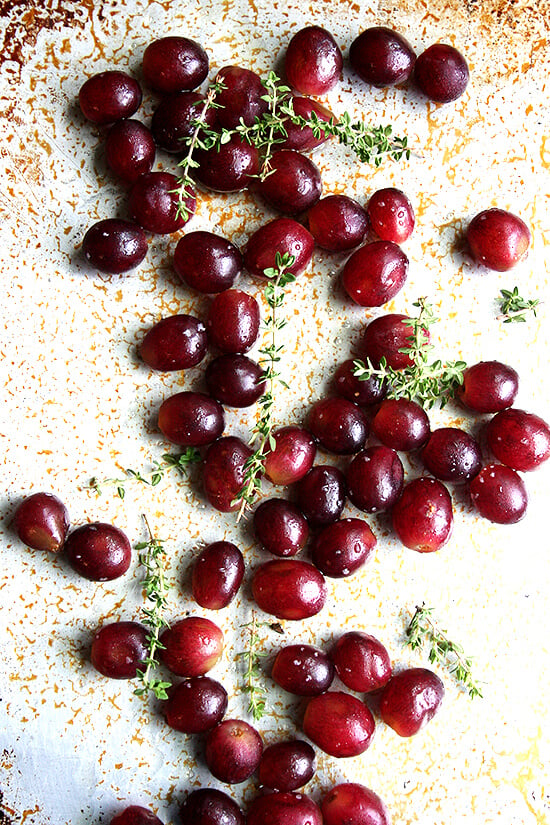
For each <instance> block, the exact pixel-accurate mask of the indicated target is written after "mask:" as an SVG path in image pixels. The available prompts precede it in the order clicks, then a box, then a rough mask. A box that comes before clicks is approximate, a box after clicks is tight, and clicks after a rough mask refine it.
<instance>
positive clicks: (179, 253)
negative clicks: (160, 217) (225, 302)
mask: <svg viewBox="0 0 550 825" xmlns="http://www.w3.org/2000/svg"><path fill="white" fill-rule="evenodd" d="M242 268H243V258H242V255H241V253H240V252H239V250H238V249H237V247H236V246H235V245H234V244H232V243H231V241H228V240H227V238H222V237H221V236H220V235H215V234H214V233H213V232H201V231H197V232H188V233H187V234H186V235H184V236H183V238H180V239H179V241H178V243H177V245H176V249H175V252H174V269H175V270H176V273H177V275H178V277H179V278H180V280H181V281H182V282H183V283H184V284H187V286H190V287H191V288H192V289H196V290H197V291H198V292H206V293H214V292H223V291H224V290H225V289H229V287H230V286H233V282H234V280H235V278H236V277H237V275H239V274H240V272H241V270H242Z"/></svg>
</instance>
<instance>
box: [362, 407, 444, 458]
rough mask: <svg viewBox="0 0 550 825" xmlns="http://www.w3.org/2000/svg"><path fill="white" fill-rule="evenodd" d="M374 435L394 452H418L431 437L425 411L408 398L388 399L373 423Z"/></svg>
mask: <svg viewBox="0 0 550 825" xmlns="http://www.w3.org/2000/svg"><path fill="white" fill-rule="evenodd" d="M371 429H372V432H373V433H374V435H375V436H376V437H377V438H379V439H380V441H381V442H382V444H385V445H386V447H391V448H392V449H393V450H404V451H408V450H416V449H418V448H419V447H421V446H422V444H424V443H425V441H427V439H428V437H429V435H430V420H429V418H428V416H427V415H426V413H425V411H424V410H423V409H422V407H421V406H420V405H419V404H416V403H415V402H414V401H408V400H407V399H406V398H386V399H385V400H384V401H382V403H381V404H380V407H379V409H378V412H377V413H376V415H375V416H374V418H373V420H372V421H371Z"/></svg>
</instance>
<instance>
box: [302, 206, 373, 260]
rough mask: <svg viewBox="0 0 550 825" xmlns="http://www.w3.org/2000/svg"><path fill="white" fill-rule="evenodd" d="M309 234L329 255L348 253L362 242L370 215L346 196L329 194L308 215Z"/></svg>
mask: <svg viewBox="0 0 550 825" xmlns="http://www.w3.org/2000/svg"><path fill="white" fill-rule="evenodd" d="M307 222H308V226H309V231H310V232H311V234H312V235H313V239H314V241H315V243H316V244H317V246H320V247H321V249H328V251H329V252H346V251H347V250H349V249H353V248H354V247H356V246H359V244H360V243H363V241H364V240H365V237H366V234H367V232H368V228H369V220H368V218H367V213H366V212H365V210H364V209H363V207H362V206H361V205H360V204H358V203H357V201H354V200H352V198H348V197H347V196H346V195H328V196H327V197H326V198H321V200H320V201H318V202H317V203H316V204H315V206H312V207H311V209H310V210H309V212H308V215H307Z"/></svg>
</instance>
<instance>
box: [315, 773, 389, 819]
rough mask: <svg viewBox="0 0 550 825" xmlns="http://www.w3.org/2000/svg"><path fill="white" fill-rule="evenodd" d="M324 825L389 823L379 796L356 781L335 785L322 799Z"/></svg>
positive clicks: (386, 812) (386, 810)
mask: <svg viewBox="0 0 550 825" xmlns="http://www.w3.org/2000/svg"><path fill="white" fill-rule="evenodd" d="M321 813H322V815H323V823H324V825H391V817H390V813H389V811H388V809H387V808H386V805H385V804H384V802H383V801H382V800H381V799H380V797H379V796H378V795H377V794H375V793H374V791H371V790H370V788H366V787H365V786H364V785H359V784H358V783H357V782H343V783H342V784H340V785H335V786H334V788H332V789H331V790H330V791H329V792H328V793H327V794H326V795H325V796H324V797H323V799H322V802H321Z"/></svg>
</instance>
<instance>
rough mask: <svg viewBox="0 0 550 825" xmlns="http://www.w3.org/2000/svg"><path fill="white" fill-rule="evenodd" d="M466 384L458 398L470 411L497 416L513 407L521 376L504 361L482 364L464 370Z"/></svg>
mask: <svg viewBox="0 0 550 825" xmlns="http://www.w3.org/2000/svg"><path fill="white" fill-rule="evenodd" d="M463 378H464V381H463V384H462V385H461V386H460V387H459V388H458V390H457V395H458V397H459V398H460V400H461V401H462V403H463V404H464V405H465V406H466V407H468V408H469V409H470V410H475V411H476V412H480V413H496V412H500V411H501V410H505V409H506V408H507V407H511V406H512V404H513V403H514V401H515V398H516V395H517V392H518V385H519V376H518V374H517V372H516V371H515V370H514V369H512V367H508V366H507V365H506V364H501V363H500V361H480V362H479V363H478V364H473V365H472V366H471V367H468V368H467V369H465V370H464V375H463Z"/></svg>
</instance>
